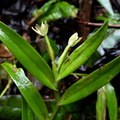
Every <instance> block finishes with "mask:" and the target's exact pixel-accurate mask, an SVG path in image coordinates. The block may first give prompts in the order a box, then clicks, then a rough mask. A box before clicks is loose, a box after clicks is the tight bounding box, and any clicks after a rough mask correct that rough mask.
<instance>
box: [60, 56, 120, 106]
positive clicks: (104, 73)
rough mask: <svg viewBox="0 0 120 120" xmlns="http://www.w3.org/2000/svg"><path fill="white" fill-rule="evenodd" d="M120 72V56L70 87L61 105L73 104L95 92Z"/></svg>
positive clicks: (62, 98)
mask: <svg viewBox="0 0 120 120" xmlns="http://www.w3.org/2000/svg"><path fill="white" fill-rule="evenodd" d="M119 72H120V56H119V57H117V58H116V59H114V60H112V61H111V62H109V63H108V64H106V65H104V66H102V67H101V68H99V69H97V70H95V71H94V72H92V73H91V74H89V75H88V76H86V77H85V78H82V79H80V80H79V81H77V82H76V83H74V84H73V85H72V86H71V87H69V88H68V89H67V90H66V91H65V93H64V94H63V96H62V97H61V100H60V102H59V105H65V104H69V103H73V102H75V101H78V100H80V99H83V98H85V97H86V96H88V95H90V94H91V93H93V92H95V91H96V90H98V89H99V88H101V87H102V86H104V85H105V84H107V83H108V82H109V81H110V80H112V79H113V78H114V77H115V76H116V75H117V74H118V73H119Z"/></svg>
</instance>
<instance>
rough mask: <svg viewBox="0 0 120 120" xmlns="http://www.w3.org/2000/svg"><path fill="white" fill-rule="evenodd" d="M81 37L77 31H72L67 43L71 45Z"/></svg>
mask: <svg viewBox="0 0 120 120" xmlns="http://www.w3.org/2000/svg"><path fill="white" fill-rule="evenodd" d="M81 39H82V37H78V33H77V32H76V33H74V34H73V35H72V36H71V37H70V38H69V41H68V45H69V46H70V47H73V46H75V45H76V44H77V43H78V42H79V41H80V40H81Z"/></svg>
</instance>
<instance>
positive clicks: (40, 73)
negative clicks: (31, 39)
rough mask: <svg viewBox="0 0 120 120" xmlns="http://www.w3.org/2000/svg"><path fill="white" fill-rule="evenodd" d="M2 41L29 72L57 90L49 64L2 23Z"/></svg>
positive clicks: (0, 23) (0, 35)
mask: <svg viewBox="0 0 120 120" xmlns="http://www.w3.org/2000/svg"><path fill="white" fill-rule="evenodd" d="M0 40H1V41H2V42H3V43H4V44H5V45H6V47H7V48H8V49H9V50H10V51H11V53H12V54H13V55H14V56H15V57H16V58H17V59H18V60H19V61H20V63H21V64H22V65H23V66H24V67H25V68H26V69H27V70H28V71H29V72H31V73H32V74H33V75H34V76H35V77H36V78H37V79H38V80H40V81H41V82H42V83H43V84H44V85H46V86H47V87H49V88H51V89H54V90H55V87H54V85H53V84H54V78H53V73H52V71H51V69H50V67H49V66H48V64H47V63H46V62H45V61H44V59H43V58H42V57H41V56H40V55H39V54H38V52H37V51H36V50H35V49H34V48H33V47H32V46H30V44H29V43H27V41H25V40H24V39H23V38H22V37H21V36H20V35H18V34H17V33H16V32H14V31H13V30H12V29H11V28H9V27H8V26H6V25H5V24H4V23H2V22H0Z"/></svg>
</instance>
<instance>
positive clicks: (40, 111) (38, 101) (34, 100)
mask: <svg viewBox="0 0 120 120" xmlns="http://www.w3.org/2000/svg"><path fill="white" fill-rule="evenodd" d="M2 66H3V67H4V69H5V70H6V71H7V72H8V73H9V75H10V76H11V78H12V80H13V81H14V83H15V84H16V86H17V87H18V89H19V90H20V92H21V94H22V95H23V97H24V98H25V100H26V101H27V103H28V104H29V106H30V107H31V109H32V110H33V112H34V113H35V114H36V115H37V116H38V118H39V119H42V120H44V119H45V118H47V117H48V111H47V108H46V105H45V103H44V101H43V99H42V97H41V96H40V94H39V93H38V91H37V90H36V89H35V87H34V86H33V84H32V83H31V82H30V80H28V78H27V77H26V76H25V74H24V71H23V70H22V69H20V68H18V69H17V68H16V67H15V66H14V65H11V64H9V63H3V64H2Z"/></svg>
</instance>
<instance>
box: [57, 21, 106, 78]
mask: <svg viewBox="0 0 120 120" xmlns="http://www.w3.org/2000/svg"><path fill="white" fill-rule="evenodd" d="M107 27H108V22H107V21H106V22H105V23H104V25H103V26H102V27H101V28H99V29H98V30H97V32H95V34H94V35H92V36H91V37H90V38H88V39H87V40H86V41H85V42H84V43H83V44H82V45H80V46H79V47H78V48H76V49H75V50H74V51H73V52H72V53H71V55H70V56H68V58H67V59H66V60H65V61H64V63H63V64H62V66H61V69H60V73H59V78H58V80H60V79H62V78H64V77H66V76H67V75H69V74H70V73H71V72H73V71H74V70H76V69H77V68H78V67H80V66H81V65H82V64H83V63H85V62H86V61H87V60H88V58H89V57H90V56H91V55H92V54H93V53H94V52H95V50H96V49H97V47H98V46H99V45H100V43H101V42H102V40H103V38H104V36H105V35H106V31H107Z"/></svg>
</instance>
